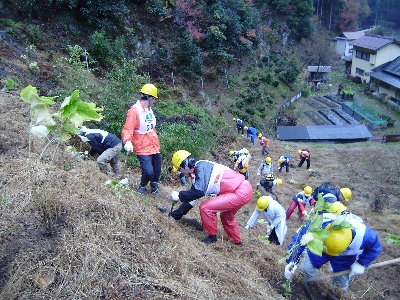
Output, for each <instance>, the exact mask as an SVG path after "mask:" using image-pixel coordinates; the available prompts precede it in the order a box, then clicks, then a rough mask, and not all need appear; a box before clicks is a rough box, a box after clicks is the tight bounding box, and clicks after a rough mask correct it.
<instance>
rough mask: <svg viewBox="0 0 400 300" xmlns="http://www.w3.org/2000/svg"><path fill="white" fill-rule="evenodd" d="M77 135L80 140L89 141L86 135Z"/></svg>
mask: <svg viewBox="0 0 400 300" xmlns="http://www.w3.org/2000/svg"><path fill="white" fill-rule="evenodd" d="M78 137H79V138H80V139H81V140H82V142H86V143H87V142H90V140H89V139H88V138H87V137H86V136H83V135H80V134H78Z"/></svg>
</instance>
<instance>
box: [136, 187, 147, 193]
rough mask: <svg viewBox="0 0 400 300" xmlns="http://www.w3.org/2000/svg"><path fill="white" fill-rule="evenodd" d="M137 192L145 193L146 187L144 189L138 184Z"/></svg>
mask: <svg viewBox="0 0 400 300" xmlns="http://www.w3.org/2000/svg"><path fill="white" fill-rule="evenodd" d="M137 192H138V193H139V194H140V195H144V194H146V192H147V189H146V187H145V186H139V188H138V190H137Z"/></svg>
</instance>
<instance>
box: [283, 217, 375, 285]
mask: <svg viewBox="0 0 400 300" xmlns="http://www.w3.org/2000/svg"><path fill="white" fill-rule="evenodd" d="M358 218H359V217H358ZM336 219H337V215H335V214H334V213H324V214H323V219H322V224H321V226H320V228H321V229H324V230H326V231H328V232H329V236H328V237H326V238H324V239H323V250H322V255H319V254H316V253H313V252H311V251H310V249H309V248H308V247H307V245H308V243H309V242H312V241H313V239H314V237H313V234H312V233H311V232H308V230H309V228H310V225H311V224H312V221H308V222H307V224H306V225H305V226H303V227H302V228H301V230H300V231H298V232H296V234H295V235H293V237H292V239H291V244H290V245H289V247H288V252H289V253H290V256H289V257H288V258H287V259H286V263H287V265H286V267H285V272H284V274H285V277H286V279H287V280H290V279H291V278H292V276H293V274H294V273H295V271H296V269H297V265H298V264H299V263H300V260H301V258H303V259H302V262H301V265H300V270H301V271H302V273H303V274H304V275H306V276H309V277H316V276H318V270H319V269H320V268H321V267H322V266H323V265H325V264H326V263H329V265H330V269H331V271H332V272H334V273H337V272H341V271H345V270H349V273H346V274H342V275H338V276H335V277H332V279H331V282H332V283H333V284H335V285H337V286H339V287H340V288H342V289H343V290H345V291H347V289H348V287H349V283H350V278H351V277H353V276H355V275H362V274H363V273H364V272H365V269H366V267H368V266H369V265H370V264H371V263H372V262H373V261H374V260H375V259H376V258H377V257H378V256H379V254H380V253H381V252H382V245H381V242H380V240H379V236H378V235H377V233H376V232H375V231H374V230H373V229H371V228H370V227H368V226H366V225H365V224H364V223H363V222H362V221H360V220H359V219H357V218H355V217H346V219H345V220H346V221H347V222H348V223H349V224H350V226H351V228H335V227H334V226H332V225H333V222H334V221H335V220H336ZM313 224H315V223H313ZM331 227H332V228H331Z"/></svg>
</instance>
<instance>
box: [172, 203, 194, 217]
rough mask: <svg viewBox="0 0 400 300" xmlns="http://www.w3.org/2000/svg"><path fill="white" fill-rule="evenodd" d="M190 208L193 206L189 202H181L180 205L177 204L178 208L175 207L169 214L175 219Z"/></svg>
mask: <svg viewBox="0 0 400 300" xmlns="http://www.w3.org/2000/svg"><path fill="white" fill-rule="evenodd" d="M192 208H193V206H192V205H191V204H190V203H189V202H182V203H181V205H179V207H178V209H175V210H174V211H172V213H171V216H172V217H173V218H174V219H175V220H180V219H181V218H182V217H183V216H184V215H186V214H187V213H188V212H189V210H191V209H192Z"/></svg>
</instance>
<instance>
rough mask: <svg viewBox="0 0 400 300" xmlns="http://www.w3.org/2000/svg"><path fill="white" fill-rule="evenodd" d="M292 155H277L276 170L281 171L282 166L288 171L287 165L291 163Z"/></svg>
mask: <svg viewBox="0 0 400 300" xmlns="http://www.w3.org/2000/svg"><path fill="white" fill-rule="evenodd" d="M291 159H292V157H291V156H290V155H289V154H285V155H282V156H280V157H279V159H278V163H279V165H278V171H279V172H280V171H282V168H283V167H285V168H286V172H289V166H290V164H291Z"/></svg>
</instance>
